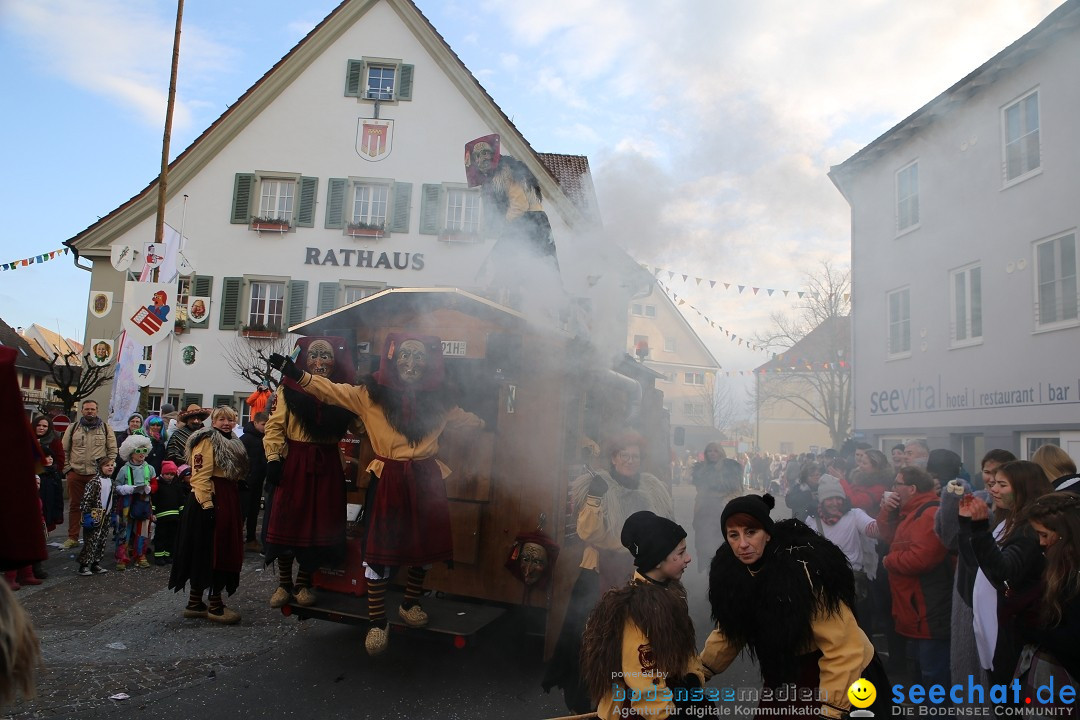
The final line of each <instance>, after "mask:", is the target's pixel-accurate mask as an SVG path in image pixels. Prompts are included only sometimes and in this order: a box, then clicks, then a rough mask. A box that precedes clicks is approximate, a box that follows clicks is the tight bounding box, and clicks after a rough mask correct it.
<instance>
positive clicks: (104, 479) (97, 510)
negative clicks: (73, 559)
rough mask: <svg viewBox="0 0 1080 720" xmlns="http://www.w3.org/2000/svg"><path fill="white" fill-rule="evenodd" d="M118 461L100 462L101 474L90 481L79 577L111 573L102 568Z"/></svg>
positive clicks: (84, 505)
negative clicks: (114, 476) (114, 475)
mask: <svg viewBox="0 0 1080 720" xmlns="http://www.w3.org/2000/svg"><path fill="white" fill-rule="evenodd" d="M114 472H116V461H115V460H109V459H108V458H102V459H101V460H98V473H97V475H96V476H95V477H92V478H90V479H89V480H87V481H86V490H85V491H84V492H83V499H82V503H81V504H80V505H79V512H81V513H82V518H83V520H82V524H83V547H82V551H81V552H80V553H79V574H80V575H100V574H102V573H106V572H108V570H106V569H105V568H103V567H101V558H102V556H103V555H104V554H105V540H106V539H107V538H108V536H109V515H110V513H112V508H113V492H112V485H113V481H112V476H113V473H114Z"/></svg>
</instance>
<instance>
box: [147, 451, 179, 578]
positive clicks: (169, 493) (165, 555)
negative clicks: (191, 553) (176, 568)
mask: <svg viewBox="0 0 1080 720" xmlns="http://www.w3.org/2000/svg"><path fill="white" fill-rule="evenodd" d="M176 470H177V468H176V463H174V462H173V461H172V460H163V461H162V463H161V475H160V476H159V477H157V478H155V479H154V480H153V481H152V482H151V483H150V498H151V500H152V501H153V505H154V564H155V565H158V566H161V565H168V564H169V563H171V562H172V556H173V553H174V552H175V551H176V534H177V532H178V531H179V529H180V510H181V508H183V506H184V501H185V500H187V488H186V487H184V484H183V483H182V482H180V479H179V478H178V477H177V471H176Z"/></svg>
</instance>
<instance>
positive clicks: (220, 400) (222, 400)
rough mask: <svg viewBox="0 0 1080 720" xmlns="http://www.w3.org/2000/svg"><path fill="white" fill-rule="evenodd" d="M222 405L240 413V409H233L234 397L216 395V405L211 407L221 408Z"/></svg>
mask: <svg viewBox="0 0 1080 720" xmlns="http://www.w3.org/2000/svg"><path fill="white" fill-rule="evenodd" d="M221 405H228V406H229V407H232V408H233V410H236V411H237V412H239V411H240V410H239V408H235V407H233V396H232V395H215V396H214V404H213V405H212V406H211V407H219V406H221Z"/></svg>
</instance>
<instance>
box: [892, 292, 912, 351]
mask: <svg viewBox="0 0 1080 720" xmlns="http://www.w3.org/2000/svg"><path fill="white" fill-rule="evenodd" d="M887 304H888V306H889V356H890V357H902V356H905V355H909V354H911V289H910V288H903V289H902V290H894V291H893V292H890V293H889V294H888V303H887Z"/></svg>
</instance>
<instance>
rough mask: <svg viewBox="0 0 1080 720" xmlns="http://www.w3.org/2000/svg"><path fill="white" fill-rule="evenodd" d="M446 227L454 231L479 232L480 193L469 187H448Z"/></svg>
mask: <svg viewBox="0 0 1080 720" xmlns="http://www.w3.org/2000/svg"><path fill="white" fill-rule="evenodd" d="M444 227H445V228H446V229H447V230H448V231H449V232H454V233H468V234H476V233H478V232H479V231H480V193H479V192H478V191H476V190H470V189H468V188H448V189H447V191H446V223H445V225H444Z"/></svg>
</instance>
